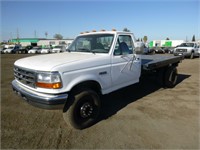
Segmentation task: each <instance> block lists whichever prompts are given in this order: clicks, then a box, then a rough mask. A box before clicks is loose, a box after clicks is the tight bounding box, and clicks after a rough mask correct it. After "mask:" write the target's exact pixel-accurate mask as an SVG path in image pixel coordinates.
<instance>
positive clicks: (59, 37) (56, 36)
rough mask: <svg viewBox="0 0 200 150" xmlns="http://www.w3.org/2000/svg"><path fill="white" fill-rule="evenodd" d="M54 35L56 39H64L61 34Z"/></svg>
mask: <svg viewBox="0 0 200 150" xmlns="http://www.w3.org/2000/svg"><path fill="white" fill-rule="evenodd" d="M53 37H54V38H55V39H57V40H62V39H63V36H62V35H61V34H55V35H54V36H53Z"/></svg>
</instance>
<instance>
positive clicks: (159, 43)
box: [149, 40, 185, 47]
mask: <svg viewBox="0 0 200 150" xmlns="http://www.w3.org/2000/svg"><path fill="white" fill-rule="evenodd" d="M183 42H185V41H184V40H153V41H150V42H149V47H176V46H177V45H180V44H181V43H183Z"/></svg>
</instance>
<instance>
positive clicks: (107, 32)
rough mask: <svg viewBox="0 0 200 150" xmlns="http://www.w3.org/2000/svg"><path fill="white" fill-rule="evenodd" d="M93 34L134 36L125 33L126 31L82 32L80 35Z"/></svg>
mask: <svg viewBox="0 0 200 150" xmlns="http://www.w3.org/2000/svg"><path fill="white" fill-rule="evenodd" d="M91 34H133V33H132V32H125V31H115V30H112V31H106V30H102V31H95V30H93V31H86V32H81V33H80V34H79V35H91Z"/></svg>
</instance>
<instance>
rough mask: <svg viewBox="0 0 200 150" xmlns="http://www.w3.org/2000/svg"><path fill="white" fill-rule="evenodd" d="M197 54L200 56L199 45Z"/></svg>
mask: <svg viewBox="0 0 200 150" xmlns="http://www.w3.org/2000/svg"><path fill="white" fill-rule="evenodd" d="M197 48H198V54H199V56H200V45H198V47H197Z"/></svg>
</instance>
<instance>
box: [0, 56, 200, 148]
mask: <svg viewBox="0 0 200 150" xmlns="http://www.w3.org/2000/svg"><path fill="white" fill-rule="evenodd" d="M27 56H30V55H25V54H19V55H12V54H10V55H9V54H8V55H6V54H3V55H1V148H2V149H7V148H9V149H12V148H16V149H24V148H25V149H56V148H59V149H61V148H62V149H67V148H76V149H81V148H85V149H89V148H92V149H96V148H98V149H105V148H106V149H110V148H113V149H116V148H118V149H120V148H123V149H130V148H131V149H132V148H140V149H150V148H154V149H163V148H165V149H200V111H199V110H200V99H199V93H200V87H199V83H200V77H199V73H200V72H199V71H200V59H199V58H195V59H193V60H190V59H185V60H184V61H183V62H182V63H181V64H180V65H179V67H178V71H179V74H180V75H179V80H178V84H177V86H176V87H175V88H173V89H164V88H161V87H160V86H159V84H157V83H156V81H155V80H156V79H154V78H145V79H142V81H141V82H140V83H138V84H135V85H133V86H129V87H126V88H124V89H121V90H118V91H116V92H113V93H111V94H109V95H106V96H103V97H102V101H103V108H102V113H101V117H100V119H99V121H98V122H97V123H96V124H95V125H93V126H92V127H90V128H87V129H85V130H75V129H72V128H70V127H68V126H67V125H66V124H65V122H64V120H63V117H62V110H43V109H39V108H36V107H33V106H31V105H29V104H27V103H26V102H24V101H23V100H22V99H21V98H20V97H18V96H16V95H15V94H14V92H13V91H12V88H11V81H12V80H13V63H14V61H15V60H17V59H19V58H22V57H27Z"/></svg>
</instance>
